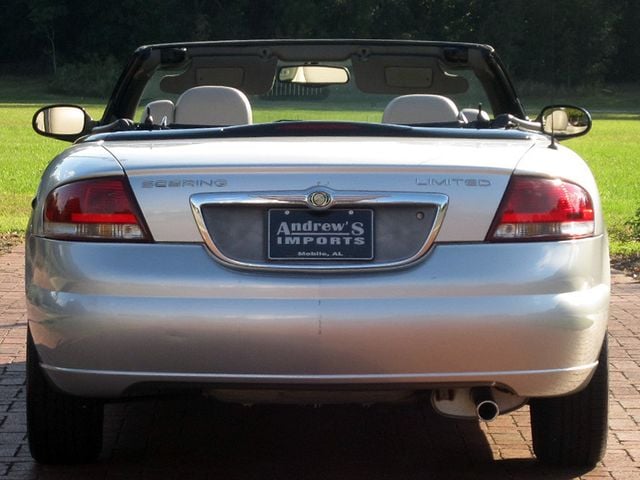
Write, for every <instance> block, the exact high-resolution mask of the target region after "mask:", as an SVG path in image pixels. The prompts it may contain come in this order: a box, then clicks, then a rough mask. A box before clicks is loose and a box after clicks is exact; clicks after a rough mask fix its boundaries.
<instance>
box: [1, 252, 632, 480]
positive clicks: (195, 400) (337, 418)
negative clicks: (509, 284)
mask: <svg viewBox="0 0 640 480" xmlns="http://www.w3.org/2000/svg"><path fill="white" fill-rule="evenodd" d="M23 255H24V250H23V248H22V247H17V248H16V249H15V250H14V251H13V252H12V253H9V254H7V255H4V256H0V374H1V375H0V479H5V478H16V479H17V478H29V479H31V478H34V479H35V478H38V479H79V478H91V479H101V478H105V479H139V478H153V479H164V478H180V479H183V478H184V479H191V478H193V479H199V478H218V479H229V478H242V479H245V478H255V479H272V478H273V479H276V478H277V479H307V478H313V479H356V478H357V479H367V480H376V479H383V478H384V479H418V478H420V479H432V478H446V479H457V478H487V479H489V478H491V479H495V478H517V479H520V478H531V479H533V478H554V479H569V478H576V477H581V478H616V479H621V480H622V479H624V480H627V479H631V478H640V432H639V430H638V425H639V424H640V394H639V388H640V284H638V283H633V282H632V281H631V280H629V279H628V278H626V277H624V276H622V275H614V287H613V302H612V311H611V324H610V336H611V337H610V357H611V392H610V397H611V415H610V432H609V449H608V453H607V456H606V457H605V459H604V462H603V464H601V465H599V466H598V467H597V468H596V469H595V470H592V471H591V472H585V471H567V470H551V469H548V468H543V467H540V466H539V465H538V464H537V463H536V462H535V460H534V458H533V455H532V453H531V448H530V433H529V413H528V411H527V409H526V408H525V409H521V410H519V411H517V412H515V413H513V414H511V415H505V416H501V417H500V418H499V419H498V420H497V421H495V422H493V423H490V424H483V425H478V424H477V423H476V422H463V421H452V420H448V419H444V418H441V417H439V416H437V415H436V414H434V413H433V412H432V411H431V410H430V409H429V408H427V407H418V406H416V407H413V408H410V409H407V408H404V407H403V408H399V407H394V406H381V407H370V408H362V407H327V406H325V407H322V408H317V409H314V408H301V407H251V408H249V407H241V406H230V405H222V404H218V403H216V402H214V401H213V400H210V399H207V398H204V397H189V398H184V397H174V398H165V399H162V400H152V399H149V400H139V401H135V402H128V403H120V404H115V405H109V406H107V408H106V418H105V427H106V428H105V432H106V433H105V447H104V450H103V455H102V458H101V460H100V462H98V463H97V464H95V465H86V466H78V467H42V466H38V465H37V464H35V463H34V462H33V461H32V460H31V457H30V456H29V451H28V446H27V441H26V425H25V422H26V421H25V413H24V411H25V387H24V382H25V378H24V370H25V369H24V353H25V348H24V339H25V331H26V316H25V312H24V300H23V278H22V264H23Z"/></svg>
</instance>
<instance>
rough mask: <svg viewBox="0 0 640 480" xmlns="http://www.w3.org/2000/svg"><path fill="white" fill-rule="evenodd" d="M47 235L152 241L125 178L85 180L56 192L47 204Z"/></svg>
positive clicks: (48, 198)
mask: <svg viewBox="0 0 640 480" xmlns="http://www.w3.org/2000/svg"><path fill="white" fill-rule="evenodd" d="M44 232H45V235H46V236H47V237H51V238H61V239H67V240H115V241H145V240H149V235H148V234H147V230H146V228H145V227H144V224H143V223H142V221H141V216H140V214H139V210H138V207H137V205H136V202H135V200H134V198H133V194H132V192H131V190H130V188H129V185H128V184H127V182H126V180H125V179H124V178H121V177H118V178H98V179H93V180H82V181H79V182H74V183H69V184H67V185H62V186H61V187H58V188H56V189H55V190H53V191H52V192H51V193H50V194H49V196H48V197H47V201H46V204H45V210H44Z"/></svg>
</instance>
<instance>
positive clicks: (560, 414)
mask: <svg viewBox="0 0 640 480" xmlns="http://www.w3.org/2000/svg"><path fill="white" fill-rule="evenodd" d="M607 357H608V355H607V339H606V337H605V340H604V343H603V345H602V350H601V351H600V357H599V358H598V366H597V367H596V371H595V373H594V374H593V377H592V378H591V380H590V382H589V384H588V385H587V387H586V388H584V389H583V390H581V391H579V392H577V393H574V394H572V395H567V396H565V397H557V398H538V399H533V400H531V402H530V410H531V433H532V436H533V451H534V452H535V454H536V457H538V460H539V461H540V462H542V463H545V464H548V465H556V466H566V467H569V466H573V467H592V466H594V465H595V464H596V463H598V462H599V461H600V460H601V459H602V457H603V456H604V453H605V450H606V448H607V432H608V407H609V374H608V373H609V364H608V358H607Z"/></svg>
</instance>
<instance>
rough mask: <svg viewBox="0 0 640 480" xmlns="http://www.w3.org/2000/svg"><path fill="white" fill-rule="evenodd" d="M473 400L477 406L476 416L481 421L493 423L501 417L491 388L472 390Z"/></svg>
mask: <svg viewBox="0 0 640 480" xmlns="http://www.w3.org/2000/svg"><path fill="white" fill-rule="evenodd" d="M471 399H472V400H473V403H474V404H475V406H476V415H477V417H478V418H479V419H480V420H482V421H484V422H492V421H493V420H495V419H496V418H498V415H500V407H498V404H497V403H496V401H495V400H494V399H493V395H492V394H491V389H490V388H488V387H482V388H472V389H471Z"/></svg>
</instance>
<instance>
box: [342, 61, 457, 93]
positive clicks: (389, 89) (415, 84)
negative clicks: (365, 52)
mask: <svg viewBox="0 0 640 480" xmlns="http://www.w3.org/2000/svg"><path fill="white" fill-rule="evenodd" d="M351 61H352V65H353V76H354V78H355V81H356V84H357V85H358V88H359V89H360V90H361V91H363V92H365V93H388V94H396V95H397V94H410V93H431V94H438V95H454V94H458V93H465V92H466V91H467V90H468V89H469V82H468V81H467V79H466V78H464V77H460V76H458V75H454V74H452V73H448V72H445V71H444V70H443V68H442V63H441V62H440V61H439V60H438V59H437V58H435V57H424V56H404V57H402V56H395V55H393V56H391V55H369V56H367V57H364V58H362V57H359V56H355V55H354V56H353V57H352V59H351Z"/></svg>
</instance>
